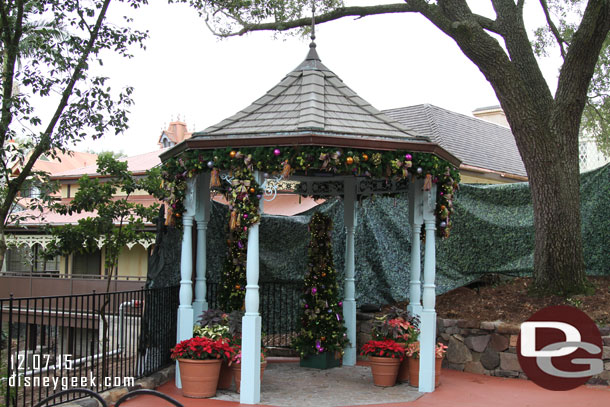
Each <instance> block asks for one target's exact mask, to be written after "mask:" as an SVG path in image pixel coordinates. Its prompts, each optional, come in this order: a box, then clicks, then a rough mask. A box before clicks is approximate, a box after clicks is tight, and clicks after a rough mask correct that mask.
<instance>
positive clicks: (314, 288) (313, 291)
mask: <svg viewBox="0 0 610 407" xmlns="http://www.w3.org/2000/svg"><path fill="white" fill-rule="evenodd" d="M317 292H318V289H317V288H316V287H312V288H311V294H312V295H316V293H317Z"/></svg>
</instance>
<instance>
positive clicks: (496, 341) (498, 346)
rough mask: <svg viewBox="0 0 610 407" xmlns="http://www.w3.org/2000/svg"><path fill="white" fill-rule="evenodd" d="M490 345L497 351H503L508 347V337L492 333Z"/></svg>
mask: <svg viewBox="0 0 610 407" xmlns="http://www.w3.org/2000/svg"><path fill="white" fill-rule="evenodd" d="M489 346H491V347H492V349H493V350H495V351H496V352H502V351H504V350H506V349H508V338H507V337H506V336H504V335H499V334H491V340H490V341H489Z"/></svg>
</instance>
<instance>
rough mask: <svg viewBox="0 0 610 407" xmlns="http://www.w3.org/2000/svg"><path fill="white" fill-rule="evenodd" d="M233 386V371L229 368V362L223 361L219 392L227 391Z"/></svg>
mask: <svg viewBox="0 0 610 407" xmlns="http://www.w3.org/2000/svg"><path fill="white" fill-rule="evenodd" d="M232 384H233V369H231V366H229V362H227V361H226V360H223V361H222V365H221V366H220V376H219V378H218V387H217V389H218V390H226V389H228V388H229V387H231V385H232Z"/></svg>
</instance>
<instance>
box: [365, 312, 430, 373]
mask: <svg viewBox="0 0 610 407" xmlns="http://www.w3.org/2000/svg"><path fill="white" fill-rule="evenodd" d="M372 325H373V326H372V336H373V339H375V340H378V341H379V340H385V339H392V340H394V341H395V342H396V343H398V344H399V345H400V346H402V347H404V348H406V347H407V345H408V344H410V343H413V342H415V341H417V339H418V337H419V328H418V326H419V318H417V317H416V316H410V315H409V313H408V312H407V311H406V310H403V309H401V308H398V307H392V308H390V309H389V310H388V311H387V312H386V313H385V314H383V315H380V316H377V317H375V319H374V320H373V324H372ZM396 380H397V381H398V382H407V381H409V361H408V358H404V359H403V360H402V362H401V364H400V368H399V370H398V377H397V379H396Z"/></svg>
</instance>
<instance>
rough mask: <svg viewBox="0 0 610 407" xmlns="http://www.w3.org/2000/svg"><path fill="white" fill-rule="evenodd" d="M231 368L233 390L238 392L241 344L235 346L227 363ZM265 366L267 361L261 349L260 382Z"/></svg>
mask: <svg viewBox="0 0 610 407" xmlns="http://www.w3.org/2000/svg"><path fill="white" fill-rule="evenodd" d="M229 364H230V366H231V370H233V376H234V377H235V391H236V392H237V393H239V389H240V385H241V346H239V345H238V346H237V347H236V352H235V354H234V355H233V358H232V359H231V362H230V363H229ZM265 367H267V361H266V360H265V350H264V349H263V350H261V382H262V381H263V373H265Z"/></svg>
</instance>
